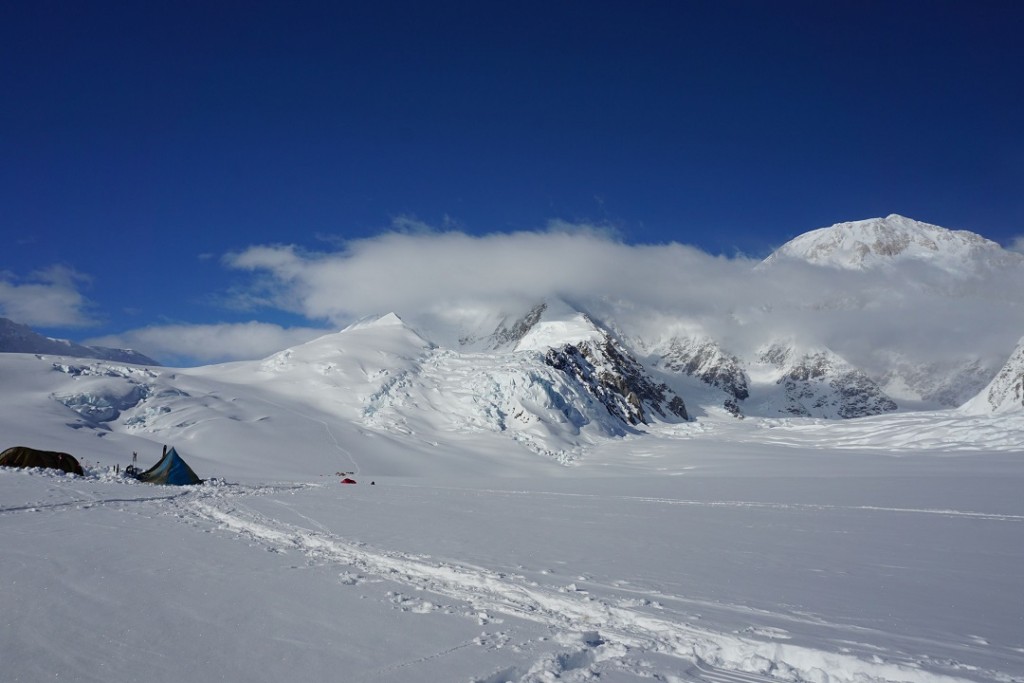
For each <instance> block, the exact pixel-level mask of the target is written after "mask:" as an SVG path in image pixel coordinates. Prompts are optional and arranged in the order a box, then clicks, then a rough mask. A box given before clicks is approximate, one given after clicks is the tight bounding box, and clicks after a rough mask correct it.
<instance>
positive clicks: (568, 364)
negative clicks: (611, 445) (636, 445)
mask: <svg viewBox="0 0 1024 683" xmlns="http://www.w3.org/2000/svg"><path fill="white" fill-rule="evenodd" d="M544 360H545V362H546V363H547V364H548V365H550V366H551V367H553V368H555V369H557V370H560V371H562V372H564V373H566V374H567V375H569V376H571V377H572V378H573V379H575V380H576V381H577V382H578V383H579V384H580V385H582V386H583V387H584V388H585V389H586V390H587V392H588V393H590V394H591V395H592V396H594V397H595V398H596V399H597V400H598V401H600V402H601V403H602V404H603V405H604V406H605V407H606V408H607V409H608V412H609V413H611V414H612V415H614V416H615V417H617V418H619V419H620V420H622V421H623V422H625V423H627V424H630V425H638V424H647V423H648V422H649V412H648V411H652V412H654V413H656V414H657V415H659V416H660V417H662V418H664V419H672V418H673V417H674V418H681V419H683V420H686V419H689V416H688V415H687V412H686V404H685V403H684V402H683V399H682V398H680V397H679V396H678V395H676V394H675V392H673V391H672V390H671V389H669V388H668V386H667V385H665V384H658V383H655V382H654V381H653V380H652V379H651V378H650V377H649V376H648V375H647V373H646V372H645V371H644V369H643V366H642V365H640V363H639V362H638V361H637V360H636V359H635V358H633V357H632V356H631V355H629V353H627V352H626V351H625V350H624V349H622V348H621V347H620V346H619V345H618V344H616V343H615V342H614V341H613V340H611V339H610V338H607V337H606V338H605V340H604V342H602V343H594V342H590V341H583V342H579V343H576V344H566V345H564V346H561V347H558V348H553V349H549V350H548V351H547V353H546V354H545V356H544Z"/></svg>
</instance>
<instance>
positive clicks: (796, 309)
mask: <svg viewBox="0 0 1024 683" xmlns="http://www.w3.org/2000/svg"><path fill="white" fill-rule="evenodd" d="M225 263H226V264H227V265H228V266H229V267H231V268H235V269H239V270H242V271H246V272H249V273H251V274H252V276H253V283H254V285H255V286H256V290H255V291H254V292H253V293H251V294H250V295H249V296H250V297H251V300H259V301H263V302H265V303H266V304H267V305H271V306H276V307H279V308H282V309H284V310H288V311H291V312H294V313H298V314H301V315H304V316H306V317H308V318H310V319H323V320H326V321H327V322H328V323H329V324H330V325H333V326H336V327H340V326H344V325H346V324H347V323H349V322H351V321H352V320H355V319H358V318H360V317H362V316H366V315H373V314H379V313H382V312H386V311H394V312H396V313H398V314H399V315H400V316H402V318H403V319H405V320H408V321H410V322H411V323H412V324H420V325H422V326H424V327H426V328H428V329H446V328H450V329H452V330H456V331H462V330H466V329H471V328H474V327H478V326H480V325H487V324H490V323H491V322H492V318H493V316H495V315H498V314H504V315H515V314H522V313H523V312H525V310H528V309H529V307H531V306H532V305H534V304H536V303H537V302H538V301H540V300H543V299H545V298H561V299H564V300H567V301H570V302H571V303H573V304H574V305H576V306H579V307H580V308H583V309H585V310H587V311H588V312H590V313H591V314H593V315H595V316H596V317H601V318H603V317H608V318H611V319H613V320H614V321H615V322H616V323H618V324H620V325H622V326H623V327H626V328H628V329H629V330H631V331H633V332H635V333H636V334H638V335H640V336H643V337H646V338H654V337H658V336H663V335H666V334H669V335H671V334H679V333H688V334H700V333H703V334H706V335H708V336H711V337H713V338H715V339H718V340H719V341H720V342H721V343H723V344H724V345H726V346H727V347H728V348H730V349H731V350H733V351H735V352H739V353H745V352H749V351H751V350H752V348H753V347H755V346H758V345H761V344H764V343H765V341H766V340H767V339H771V338H797V339H799V340H801V342H802V343H803V344H805V345H812V346H813V345H822V346H827V347H830V348H833V349H836V350H839V351H840V352H842V353H844V354H847V355H850V356H852V357H853V358H854V359H855V360H857V361H858V362H860V363H864V364H865V365H868V366H870V357H871V356H872V355H873V354H875V353H877V352H879V351H880V350H886V351H891V352H897V353H912V354H914V355H915V356H916V357H918V358H920V357H921V356H925V360H934V361H942V360H947V359H949V358H950V357H951V356H955V357H957V358H962V357H963V356H964V354H965V353H973V354H977V355H978V356H980V357H987V356H993V357H994V358H998V357H1001V356H1005V354H1007V353H1008V352H1009V351H1010V350H1012V348H1013V345H1014V343H1015V342H1016V340H1017V339H1018V338H1019V337H1020V335H1021V333H1022V332H1024V269H1022V268H1019V267H1017V268H1006V267H997V266H996V265H992V266H991V267H989V265H988V264H985V263H980V264H979V265H978V266H977V267H975V268H973V269H972V270H971V271H970V272H966V273H951V272H949V271H948V270H944V269H943V268H941V267H938V266H935V265H932V264H929V263H925V262H906V263H901V264H900V265H899V267H898V268H890V269H884V268H876V269H866V270H849V269H838V268H830V267H825V266H820V265H811V264H808V263H806V262H804V261H801V260H799V259H775V260H773V262H772V263H771V264H770V265H768V264H762V263H761V260H760V259H750V258H745V257H733V258H726V257H720V256H711V255H709V254H706V253H704V252H702V251H700V250H697V249H694V248H692V247H688V246H686V245H682V244H676V243H671V244H663V245H631V244H625V243H623V242H621V241H619V240H617V239H616V238H615V237H614V236H613V235H610V234H609V233H608V232H606V231H602V230H599V229H595V228H593V227H591V226H585V225H584V226H569V225H566V224H557V225H553V226H552V227H550V228H549V229H548V230H547V231H544V232H523V233H512V234H493V235H485V236H471V235H467V234H465V233H461V232H444V233H416V234H407V233H390V234H385V235H381V236H378V237H375V238H370V239H364V240H358V241H353V242H349V243H347V244H346V245H344V246H343V247H342V248H340V249H338V250H334V251H324V252H303V251H300V250H298V249H296V248H295V247H293V246H288V245H280V246H268V245H263V246H254V247H251V248H249V249H246V250H244V251H242V252H239V253H236V254H232V255H230V256H228V257H226V259H225ZM438 341H441V342H450V341H451V340H446V339H442V340H438Z"/></svg>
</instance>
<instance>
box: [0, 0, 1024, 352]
mask: <svg viewBox="0 0 1024 683" xmlns="http://www.w3.org/2000/svg"><path fill="white" fill-rule="evenodd" d="M1021 35H1024V5H1022V4H1021V3H1018V2H971V3H967V2H959V3H951V2H915V1H905V2H887V3H883V2H773V3H768V2H703V3H687V2H651V3H635V2H630V3H626V2H621V3H620V2H515V3H487V2H483V3H481V2H439V3H421V2H374V3H359V4H356V3H346V2H324V3H308V2H307V3H301V2H299V3H286V2H275V3H268V2H214V1H207V2H153V3H149V2H147V3H118V2H95V3H68V2H40V1H38V0H34V1H32V2H9V3H4V5H3V6H2V7H0V92H3V93H4V105H3V106H2V107H0V226H2V228H3V233H4V235H5V239H4V249H3V252H2V256H0V315H6V316H7V317H11V318H13V319H15V320H16V321H18V322H22V323H26V324H30V325H32V326H33V327H34V328H35V329H38V330H40V331H42V332H44V333H46V334H50V335H53V336H62V337H69V338H73V339H76V340H89V339H105V340H108V341H112V342H117V341H125V340H128V341H130V340H134V341H135V344H136V346H137V347H140V346H142V345H143V344H144V343H145V342H144V341H143V342H142V343H140V340H145V339H146V338H147V337H145V336H144V335H140V334H139V332H140V331H144V330H148V331H149V332H150V337H149V338H153V337H155V336H159V335H161V334H162V333H165V334H171V333H172V331H173V334H175V335H178V338H179V339H182V340H185V339H186V338H189V339H192V340H194V341H193V342H191V344H192V345H193V346H191V347H189V348H193V349H197V348H206V349H209V350H210V353H209V354H208V355H207V356H205V357H203V358H200V356H201V355H202V354H199V353H198V351H195V352H186V351H183V352H182V353H181V354H180V358H179V359H186V358H187V359H200V360H204V359H205V360H209V359H215V358H220V357H231V356H232V354H234V355H240V356H244V355H261V354H264V353H266V352H268V350H273V347H282V346H283V345H287V343H292V342H294V341H295V340H296V339H300V338H305V337H308V336H309V335H310V334H312V333H315V331H317V330H329V329H335V328H336V327H338V326H340V325H343V324H344V323H345V322H346V318H347V317H350V316H354V315H356V314H357V313H362V312H365V311H363V310H362V309H361V308H360V306H359V305H358V303H357V302H353V303H352V305H351V306H348V307H346V306H341V307H340V308H341V309H342V310H343V311H345V312H343V313H340V314H338V315H336V316H334V317H322V316H321V317H318V316H317V315H315V314H313V313H311V311H314V310H317V309H316V307H313V306H309V305H306V302H302V301H295V300H294V299H295V298H296V297H298V298H301V297H303V296H310V297H312V296H323V295H324V294H323V293H320V292H318V293H311V292H306V293H305V294H304V293H302V292H295V291H294V290H293V291H292V292H291V293H290V296H291V297H292V298H293V300H292V301H290V302H289V301H285V300H284V299H283V298H282V297H281V296H275V295H273V294H268V288H272V284H273V283H267V282H265V281H262V280H261V277H260V273H259V272H257V271H254V270H252V269H247V268H246V267H244V266H240V265H239V260H238V258H237V255H238V254H241V253H248V252H247V250H249V249H250V248H252V247H261V246H272V245H294V246H295V249H297V250H298V251H299V252H302V253H304V254H306V255H307V256H309V255H313V257H315V256H316V255H324V256H328V255H337V254H350V255H351V254H354V253H356V252H359V250H360V249H363V250H364V251H366V250H367V247H368V245H373V244H374V243H375V241H376V240H381V239H387V236H388V235H390V234H392V233H395V232H397V233H399V234H402V235H416V236H417V239H420V238H422V236H423V235H428V236H429V235H435V236H437V237H438V239H440V238H442V237H443V235H445V234H446V233H450V232H452V231H454V232H456V233H459V234H462V233H464V234H465V235H466V236H468V237H476V238H486V237H487V236H495V235H496V234H497V235H502V234H508V235H524V233H525V234H527V235H528V234H529V233H542V234H546V233H550V232H551V231H552V230H555V231H560V232H563V233H564V232H566V231H567V230H568V232H572V233H573V234H576V235H581V236H582V237H581V239H593V238H594V236H595V235H600V237H599V239H604V240H611V241H614V242H621V243H623V244H625V245H627V246H635V247H638V248H639V247H646V246H648V245H662V244H667V243H671V242H678V243H681V244H685V245H692V246H694V247H697V248H698V249H700V250H703V251H705V252H707V253H709V254H711V255H716V256H717V255H725V256H729V257H732V256H735V255H736V254H745V255H747V256H750V257H762V256H764V255H766V254H767V253H768V252H769V251H770V250H771V249H772V248H774V247H777V246H779V245H780V244H782V243H783V242H785V241H786V240H788V239H790V238H792V237H794V236H795V235H797V234H799V233H802V232H805V231H807V230H811V229H814V228H817V227H821V226H825V225H830V224H832V223H836V222H840V221H845V220H855V219H860V218H868V217H873V216H884V215H887V214H889V213H900V214H903V215H907V216H910V217H913V218H917V219H919V220H924V221H928V222H931V223H936V224H939V225H942V226H944V227H949V228H957V229H968V230H972V231H975V232H978V233H981V234H983V235H984V236H986V237H988V238H990V239H993V240H996V241H998V242H1000V243H1001V244H1004V245H1006V246H1011V245H1013V244H1014V243H1015V240H1017V239H1018V237H1019V235H1020V234H1022V233H1024V227H1022V226H1024V124H1022V120H1024V119H1022V115H1021V112H1024V78H1022V76H1021V74H1024V41H1021V40H1020V36H1021ZM553 226H554V227H553ZM580 226H584V227H580ZM484 243H485V242H477V244H478V245H480V244H484ZM500 243H501V241H500V240H497V241H494V242H493V244H500ZM486 244H492V242H486ZM403 253H404V252H403ZM403 258H409V259H414V258H415V254H414V253H413V254H410V253H405V255H404V256H403ZM565 259H566V262H567V263H568V262H571V261H572V260H573V259H574V255H573V249H572V248H567V250H566V253H565ZM351 263H352V262H351V260H349V261H345V260H344V259H342V265H341V266H339V267H348V266H351ZM346 264H347V265H346ZM448 267H450V266H448ZM510 267H513V266H510ZM417 272H420V271H419V269H417ZM527 272H528V268H525V269H524V273H527ZM525 276H527V275H524V277H525ZM421 277H423V278H425V279H424V280H423V286H428V285H429V282H430V276H429V272H426V273H423V274H422V275H421ZM367 278H368V279H370V280H372V278H373V271H372V269H369V270H368V271H367ZM386 284H387V283H382V284H381V286H382V287H383V286H385V285H386ZM381 312H385V311H381ZM168 326H173V327H168ZM243 340H249V341H250V342H251V344H250V345H248V346H247V345H246V344H244V343H242V342H243ZM256 340H258V341H259V343H257V341H256ZM184 346H185V344H184V342H183V347H184ZM152 349H155V351H153V350H152ZM231 349H236V351H234V352H232V351H231ZM140 350H142V351H143V352H145V351H147V348H140ZM150 350H151V352H154V353H157V354H158V355H159V354H160V353H163V354H164V356H163V358H164V359H165V360H166V359H169V358H170V356H171V354H170V353H169V352H168V351H167V350H166V349H164V348H158V346H157V345H154V346H153V347H151V349H150ZM215 352H216V353H215ZM218 353H219V355H218ZM172 360H173V359H172Z"/></svg>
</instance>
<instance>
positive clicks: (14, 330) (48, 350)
mask: <svg viewBox="0 0 1024 683" xmlns="http://www.w3.org/2000/svg"><path fill="white" fill-rule="evenodd" d="M0 353H45V354H51V355H60V356H72V357H75V358H96V359H99V360H110V361H116V362H120V363H137V364H139V365H160V364H159V363H157V362H156V361H155V360H153V359H152V358H149V357H148V356H145V355H143V354H141V353H139V352H138V351H133V350H131V349H112V348H108V347H106V346H84V345H82V344H76V343H75V342H72V341H68V340H66V339H53V338H51V337H44V336H43V335H41V334H39V333H38V332H35V331H33V330H32V329H31V328H30V327H28V326H27V325H20V324H18V323H16V322H14V321H13V320H9V319H7V318H0Z"/></svg>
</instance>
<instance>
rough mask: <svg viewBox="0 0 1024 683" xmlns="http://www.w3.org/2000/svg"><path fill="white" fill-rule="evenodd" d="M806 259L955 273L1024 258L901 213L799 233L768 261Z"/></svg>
mask: <svg viewBox="0 0 1024 683" xmlns="http://www.w3.org/2000/svg"><path fill="white" fill-rule="evenodd" d="M782 259H796V260H801V261H807V262H808V263H813V264H815V265H820V266H830V267H833V268H842V269H846V270H867V269H872V268H879V267H886V266H890V265H892V264H894V263H897V262H902V261H917V262H924V263H929V264H931V265H934V266H937V267H939V268H941V269H942V270H945V271H947V272H949V273H951V274H957V275H969V274H971V273H972V272H976V271H977V270H978V268H983V267H993V266H1003V265H1010V264H1014V263H1024V256H1022V255H1020V254H1016V253H1013V252H1010V251H1006V250H1004V249H1003V248H1002V247H1000V246H999V245H998V244H996V243H995V242H993V241H991V240H988V239H985V238H984V237H982V236H981V235H978V234H976V233H973V232H969V231H966V230H949V229H947V228H942V227H939V226H937V225H932V224H930V223H923V222H921V221H916V220H913V219H911V218H906V217H905V216H900V215H898V214H890V215H889V216H886V217H885V218H869V219H866V220H859V221H850V222H846V223H837V224H835V225H833V226H831V227H827V228H819V229H817V230H812V231H810V232H807V233H804V234H803V235H800V236H798V237H796V238H794V239H792V240H790V241H789V242H787V243H786V244H784V245H782V246H781V247H779V248H778V249H777V250H776V251H775V252H773V253H772V254H771V255H770V256H769V257H768V258H767V259H765V264H766V265H767V264H770V263H773V262H775V261H779V260H782Z"/></svg>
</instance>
